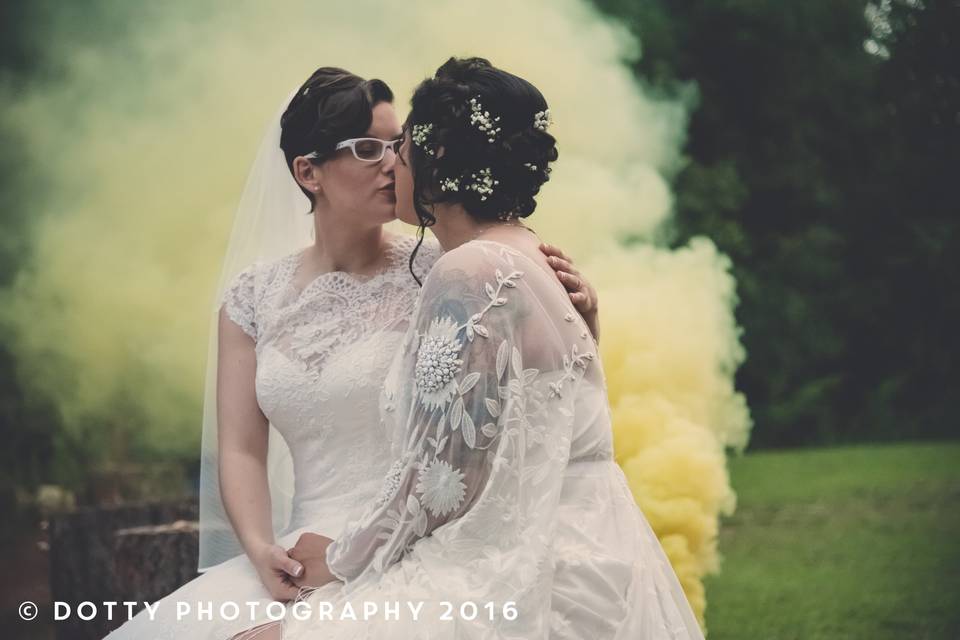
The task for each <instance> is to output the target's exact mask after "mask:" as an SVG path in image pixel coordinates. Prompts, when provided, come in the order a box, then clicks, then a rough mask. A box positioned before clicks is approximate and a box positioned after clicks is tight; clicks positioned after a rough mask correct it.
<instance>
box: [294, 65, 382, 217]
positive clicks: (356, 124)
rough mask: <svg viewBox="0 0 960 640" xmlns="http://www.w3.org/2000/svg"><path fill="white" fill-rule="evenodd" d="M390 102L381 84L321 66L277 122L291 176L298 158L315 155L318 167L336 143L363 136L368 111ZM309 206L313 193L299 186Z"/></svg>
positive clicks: (368, 115)
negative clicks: (379, 104)
mask: <svg viewBox="0 0 960 640" xmlns="http://www.w3.org/2000/svg"><path fill="white" fill-rule="evenodd" d="M380 102H390V103H392V102H393V91H391V90H390V87H389V86H387V83H385V82H384V81H383V80H377V79H373V80H365V79H363V78H361V77H360V76H357V75H355V74H352V73H350V72H349V71H347V70H345V69H340V68H338V67H320V68H319V69H317V70H316V71H314V72H313V74H312V75H311V76H310V77H309V78H308V79H307V81H306V82H304V83H303V84H302V85H301V86H300V89H299V90H298V91H297V94H296V95H295V96H294V97H293V99H292V100H291V101H290V104H289V105H288V106H287V110H286V111H284V113H283V116H282V117H281V119H280V128H281V132H280V148H281V149H283V154H284V156H285V157H286V159H287V167H289V169H290V172H291V174H292V173H293V160H294V158H296V157H297V156H302V155H306V154H308V153H310V152H313V151H316V152H317V158H312V159H311V162H313V163H314V164H322V163H323V162H325V161H326V160H328V159H329V158H330V156H332V155H333V153H334V146H336V144H337V143H338V142H340V141H341V140H345V139H348V138H357V137H361V136H363V134H364V133H366V131H367V130H368V129H369V128H370V123H371V122H372V121H373V108H374V107H375V106H376V105H377V104H378V103H380ZM300 189H301V190H302V191H303V193H304V194H306V196H307V197H308V198H309V199H310V204H311V205H312V204H313V194H312V193H310V192H309V191H307V190H306V189H304V188H303V187H301V188H300Z"/></svg>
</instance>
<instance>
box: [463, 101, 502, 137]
mask: <svg viewBox="0 0 960 640" xmlns="http://www.w3.org/2000/svg"><path fill="white" fill-rule="evenodd" d="M470 112H471V113H470V124H472V125H475V126H476V127H477V129H479V130H480V133H485V134H486V135H487V142H493V141H494V140H496V138H497V134H498V133H500V127H497V126H495V125H496V123H497V122H499V121H500V116H497V117H496V118H493V119H491V118H490V112H489V111H484V110H483V106H482V105H481V104H480V100H478V99H477V98H470Z"/></svg>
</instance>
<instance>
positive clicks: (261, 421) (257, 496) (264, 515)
mask: <svg viewBox="0 0 960 640" xmlns="http://www.w3.org/2000/svg"><path fill="white" fill-rule="evenodd" d="M256 367H257V360H256V353H255V351H254V342H253V339H252V338H251V337H250V336H249V335H247V333H245V332H244V330H243V329H242V328H241V327H240V326H238V325H237V324H236V323H234V321H233V320H231V319H230V317H229V316H228V314H227V311H226V309H225V308H221V310H220V319H219V345H218V359H217V424H218V448H219V450H218V456H219V469H218V472H219V478H220V492H221V497H222V499H223V504H224V508H225V510H226V512H227V516H228V517H229V518H230V523H231V525H233V528H234V530H235V531H236V533H237V537H238V538H239V540H240V543H241V544H242V545H243V548H244V550H245V551H246V553H247V555H248V557H249V558H250V560H251V562H252V563H253V564H254V566H256V568H257V571H258V573H259V574H260V577H261V580H263V582H264V586H266V588H267V590H268V591H269V592H270V594H271V595H272V596H273V597H274V598H277V599H278V600H281V599H288V598H293V597H295V596H296V594H297V589H296V587H295V586H294V585H293V584H292V583H291V582H290V581H289V575H296V574H295V573H294V572H295V571H297V567H298V566H299V563H297V562H296V561H295V560H292V559H291V558H289V557H288V556H287V555H286V551H285V550H284V549H283V548H282V547H279V546H277V545H275V544H274V538H273V526H272V522H271V515H270V490H269V486H268V484H267V464H266V461H267V436H268V433H269V432H268V421H267V418H266V417H265V416H264V415H263V413H262V412H261V411H260V407H259V405H258V404H257V400H256V393H255V390H254V378H255V375H256ZM301 571H302V569H301Z"/></svg>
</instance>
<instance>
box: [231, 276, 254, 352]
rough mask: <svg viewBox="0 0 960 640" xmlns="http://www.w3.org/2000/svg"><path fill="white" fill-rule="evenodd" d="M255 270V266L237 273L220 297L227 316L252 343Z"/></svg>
mask: <svg viewBox="0 0 960 640" xmlns="http://www.w3.org/2000/svg"><path fill="white" fill-rule="evenodd" d="M255 269H256V265H250V266H249V267H247V268H246V269H244V270H243V271H241V272H240V273H238V274H237V275H236V276H235V277H234V278H233V280H232V281H231V282H230V284H229V285H228V286H227V289H226V291H224V293H223V297H222V304H223V306H224V308H225V309H226V311H227V316H228V317H229V318H230V319H231V320H233V322H234V323H236V325H237V326H238V327H240V328H241V329H243V331H244V333H246V334H247V335H248V336H250V337H251V338H253V340H254V342H256V340H257V322H256V313H255V309H256V305H255V289H254V275H255Z"/></svg>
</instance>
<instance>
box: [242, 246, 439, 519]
mask: <svg viewBox="0 0 960 640" xmlns="http://www.w3.org/2000/svg"><path fill="white" fill-rule="evenodd" d="M415 244H416V239H414V238H411V237H408V236H390V246H389V248H388V250H387V266H386V267H385V269H384V270H382V271H381V272H380V273H378V274H376V275H373V276H367V277H362V276H356V275H353V274H349V273H345V272H341V271H334V272H328V273H324V274H321V275H320V276H318V277H316V278H315V279H314V280H312V281H311V282H310V283H309V284H307V285H306V286H305V287H304V288H303V289H301V290H297V288H296V287H295V285H294V284H293V279H294V276H295V274H296V273H297V270H298V267H299V266H300V265H301V262H302V258H303V252H297V253H293V254H290V255H287V256H285V257H283V258H281V259H279V260H275V261H273V262H269V263H255V264H253V265H250V266H249V267H247V268H246V269H245V270H244V271H242V272H240V273H239V274H238V275H237V276H236V277H235V278H234V280H233V281H232V283H231V285H230V286H229V287H228V289H227V291H226V293H225V295H224V298H223V300H224V304H225V308H226V312H227V314H228V316H229V317H230V319H231V320H233V321H234V322H235V323H236V324H237V325H239V326H240V327H241V328H242V329H243V330H244V331H245V332H246V333H247V334H248V335H249V336H250V337H252V338H253V339H254V341H255V345H256V346H255V350H256V357H257V373H256V394H257V402H258V403H259V405H260V408H261V410H262V411H263V413H264V415H265V416H266V417H267V418H268V419H269V420H270V422H271V424H272V425H273V426H274V427H276V429H277V430H278V431H279V432H280V434H281V435H282V436H283V438H284V440H285V441H286V443H287V445H288V446H289V448H290V452H291V456H292V460H293V471H294V497H293V512H292V517H291V522H290V526H289V527H288V529H292V528H294V527H296V526H300V525H302V524H304V523H306V522H308V521H310V520H311V519H315V518H316V517H317V516H318V514H321V513H323V512H335V511H342V510H344V509H351V508H354V507H356V506H358V505H361V504H363V502H364V501H366V500H369V499H370V495H371V494H375V493H376V491H377V490H378V489H379V485H380V480H381V479H382V477H383V474H384V473H385V471H386V468H387V466H388V465H389V462H390V460H389V446H388V444H387V441H386V440H385V438H384V434H383V432H382V430H381V428H380V426H379V425H380V419H379V406H378V397H379V394H380V391H381V389H382V386H383V382H384V378H385V376H386V371H387V368H388V366H389V364H390V362H391V360H392V358H393V355H394V353H395V351H396V349H397V346H398V345H399V342H400V339H401V337H402V336H403V334H404V332H405V331H406V329H407V326H408V323H409V320H410V317H411V314H412V312H413V308H414V306H415V303H416V299H417V295H418V293H419V286H418V285H417V283H416V281H415V280H414V279H413V276H412V275H411V274H410V271H409V269H408V267H407V261H408V258H409V255H410V252H411V251H412V250H413V247H414V246H415ZM440 253H441V249H440V247H439V245H438V244H437V243H436V241H432V240H428V241H425V242H424V243H423V245H422V246H421V248H420V251H419V252H418V255H417V259H416V261H415V264H414V269H415V271H416V273H417V275H418V277H420V278H421V279H422V278H423V276H424V275H425V274H426V273H427V272H428V271H429V270H430V267H431V266H432V264H433V262H434V261H435V260H436V259H437V257H438V256H439V255H440Z"/></svg>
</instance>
